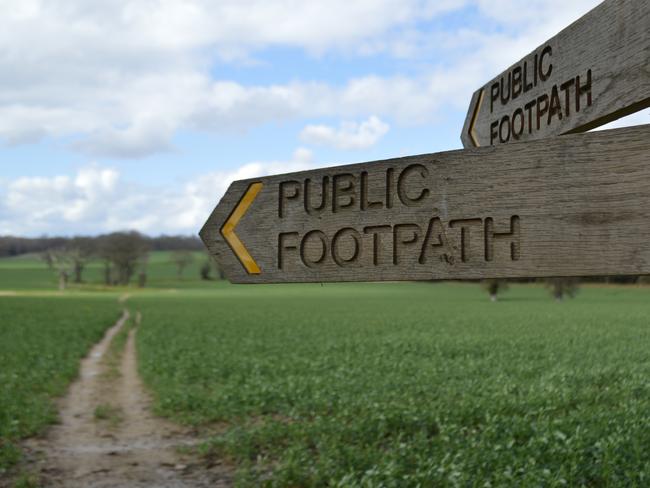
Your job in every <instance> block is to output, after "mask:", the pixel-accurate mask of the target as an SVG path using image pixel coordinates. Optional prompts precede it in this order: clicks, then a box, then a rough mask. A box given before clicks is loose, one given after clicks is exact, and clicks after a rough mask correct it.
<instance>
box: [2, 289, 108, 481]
mask: <svg viewBox="0 0 650 488" xmlns="http://www.w3.org/2000/svg"><path fill="white" fill-rule="evenodd" d="M118 314H119V307H118V305H117V302H116V300H115V296H111V295H106V296H92V297H89V296H82V295H80V294H77V295H67V296H61V297H38V298H36V297H23V296H9V297H3V296H0V478H1V475H2V473H3V471H4V470H5V469H6V468H8V467H9V466H10V465H12V464H13V463H15V462H16V461H17V460H18V459H19V457H20V449H19V446H18V441H19V440H20V439H21V438H24V437H27V436H31V435H34V434H36V433H38V432H40V431H42V430H43V429H44V428H45V427H46V426H47V425H48V424H50V423H52V422H54V421H56V419H57V411H56V408H55V405H54V403H53V402H52V399H53V398H54V397H56V396H60V395H62V394H63V393H65V389H66V386H67V385H68V383H69V382H70V381H71V380H72V379H73V378H75V377H76V375H77V371H78V368H79V360H80V359H81V358H82V357H83V356H84V355H85V354H86V353H87V351H88V349H89V348H90V347H91V346H92V345H93V344H94V343H96V342H97V341H99V339H101V337H102V335H103V333H104V331H105V330H106V329H107V328H108V327H109V326H111V325H112V324H113V323H114V322H115V320H116V319H117V317H118Z"/></svg>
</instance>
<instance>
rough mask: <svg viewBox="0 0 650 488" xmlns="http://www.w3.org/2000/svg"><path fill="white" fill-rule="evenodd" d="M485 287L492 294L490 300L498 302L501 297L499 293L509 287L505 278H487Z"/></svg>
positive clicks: (484, 283) (484, 282)
mask: <svg viewBox="0 0 650 488" xmlns="http://www.w3.org/2000/svg"><path fill="white" fill-rule="evenodd" d="M483 288H484V289H485V290H486V291H487V292H488V293H489V294H490V300H491V301H493V302H496V301H497V300H498V299H499V293H502V292H504V291H506V290H507V289H508V283H507V282H506V281H505V280H485V281H483Z"/></svg>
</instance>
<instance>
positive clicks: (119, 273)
mask: <svg viewBox="0 0 650 488" xmlns="http://www.w3.org/2000/svg"><path fill="white" fill-rule="evenodd" d="M195 242H199V244H200V241H198V239H192V240H190V239H188V238H185V237H183V238H164V239H163V238H157V239H152V238H149V237H146V236H143V235H142V234H140V233H138V232H113V233H112V234H106V235H101V236H98V237H73V238H69V239H63V240H56V241H54V242H51V243H52V244H53V247H50V248H47V249H45V250H43V251H42V252H41V253H40V254H41V257H42V259H43V260H44V261H45V263H46V264H47V265H48V266H49V268H50V269H52V270H54V271H55V272H56V273H57V274H58V277H59V289H65V287H66V286H67V283H68V281H70V280H72V282H74V283H83V275H84V270H85V269H86V266H87V265H88V263H89V262H90V261H91V260H99V261H101V262H102V263H103V275H104V284H105V285H108V286H113V285H128V284H130V283H131V282H132V280H133V279H134V278H135V277H136V276H137V283H138V286H140V287H144V286H145V285H146V282H147V264H148V260H149V252H150V251H152V250H172V252H171V254H170V261H171V262H172V263H173V264H174V265H175V266H176V269H177V274H178V277H179V278H182V276H183V272H184V271H185V269H186V268H187V267H188V266H189V265H190V264H192V263H193V262H194V259H195V258H194V255H195V251H194V250H195V249H197V247H198V249H202V246H196V245H195ZM188 243H191V246H189V248H182V247H179V246H181V245H183V244H188ZM152 244H155V245H152ZM170 248H171V249H170ZM200 275H201V278H202V279H205V280H209V279H217V278H222V276H221V273H220V272H219V271H218V270H216V269H215V266H214V264H213V262H212V260H211V259H210V258H209V257H208V256H207V255H206V258H205V262H204V263H203V265H202V266H201V270H200Z"/></svg>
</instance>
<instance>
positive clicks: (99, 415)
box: [26, 311, 232, 488]
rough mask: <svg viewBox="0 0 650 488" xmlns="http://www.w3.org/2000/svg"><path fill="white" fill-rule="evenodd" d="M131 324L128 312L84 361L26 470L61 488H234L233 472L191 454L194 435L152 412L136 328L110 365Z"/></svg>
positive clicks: (33, 444)
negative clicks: (56, 420) (119, 338)
mask: <svg viewBox="0 0 650 488" xmlns="http://www.w3.org/2000/svg"><path fill="white" fill-rule="evenodd" d="M128 320H129V315H128V312H126V311H125V312H124V314H123V316H122V317H121V318H120V320H119V321H118V322H117V323H116V324H115V325H114V326H113V327H112V328H111V329H109V330H108V332H107V333H106V335H105V336H104V338H103V339H102V340H101V342H99V343H98V344H96V345H95V346H94V347H93V348H92V350H91V351H90V353H89V354H88V356H87V357H86V358H85V359H84V360H83V361H82V362H81V370H80V375H79V378H78V379H77V380H76V381H75V382H74V383H73V384H72V385H71V387H70V389H69V391H68V394H67V395H66V397H65V398H63V399H62V400H61V402H60V423H59V424H57V425H55V426H53V427H52V428H51V429H49V431H48V432H47V433H46V434H45V435H44V436H43V437H42V438H39V439H32V440H30V441H28V442H27V445H26V449H27V451H28V459H29V461H28V462H29V464H30V467H29V470H30V471H31V472H32V473H35V474H36V475H37V476H38V478H39V479H40V481H41V483H42V486H44V487H56V488H59V487H66V488H77V487H85V488H100V487H101V488H104V487H136V488H140V487H170V488H175V487H215V486H216V487H222V486H231V485H232V470H231V469H229V468H228V467H227V466H225V465H221V464H219V463H217V464H212V465H211V466H210V467H208V466H207V465H206V464H205V462H202V461H201V460H200V459H199V458H198V457H197V456H196V455H193V454H192V453H191V450H192V446H196V445H197V444H198V443H199V441H200V439H198V438H197V436H196V435H193V434H192V433H191V432H190V431H189V430H188V429H185V428H183V427H180V426H178V425H175V424H173V423H171V422H168V421H166V420H164V419H161V418H159V417H156V416H154V415H153V414H152V413H151V398H150V397H149V395H148V393H147V392H146V390H145V388H144V385H143V384H142V381H141V380H140V377H139V375H138V372H137V356H136V348H135V332H136V329H135V328H132V329H130V330H129V332H128V338H127V339H126V344H125V346H124V350H123V352H122V353H121V356H120V355H119V354H118V355H117V357H116V358H113V363H112V364H111V363H110V361H108V360H107V353H109V352H110V354H114V351H112V350H109V347H110V344H111V341H112V340H113V339H114V338H115V337H116V336H117V335H118V334H119V332H120V330H122V328H123V327H125V326H126V324H128ZM136 326H137V324H136Z"/></svg>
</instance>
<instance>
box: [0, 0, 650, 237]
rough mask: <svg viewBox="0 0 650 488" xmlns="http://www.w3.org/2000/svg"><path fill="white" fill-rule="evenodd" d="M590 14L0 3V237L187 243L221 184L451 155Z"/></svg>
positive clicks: (384, 1)
mask: <svg viewBox="0 0 650 488" xmlns="http://www.w3.org/2000/svg"><path fill="white" fill-rule="evenodd" d="M598 3H599V0H571V1H570V2H569V1H566V0H528V1H527V2H525V3H523V2H521V1H520V0H354V1H349V0H346V1H344V0H326V1H325V0H307V1H305V0H300V1H298V0H213V1H208V0H111V1H110V2H109V1H106V0H101V1H100V0H97V1H89V0H20V1H15V0H0V73H2V76H1V77H0V169H1V171H0V235H8V234H11V235H23V236H40V235H82V234H83V235H94V234H100V233H105V232H112V231H117V230H131V229H134V230H138V231H140V232H143V233H146V234H149V235H159V234H183V235H191V234H196V233H197V232H198V230H199V229H200V227H201V226H202V224H203V223H204V222H205V220H206V219H207V217H208V215H209V213H210V211H211V210H212V209H213V208H214V206H215V205H216V204H217V203H218V201H219V199H220V197H221V196H222V195H223V193H224V192H225V190H226V188H227V187H228V185H229V184H230V183H231V182H232V181H234V180H237V179H242V178H250V177H256V176H262V175H265V174H273V173H284V172H290V171H296V170H300V169H309V168H317V167H323V166H328V165H339V164H345V163H354V162H362V161H371V160H377V159H386V158H391V157H397V156H405V155H411V154H422V153H430V152H436V151H443V150H450V149H458V148H460V147H461V143H460V132H461V128H462V125H463V121H464V119H465V115H466V111H467V108H468V105H469V101H470V98H471V94H472V92H473V91H474V90H476V89H477V88H479V87H480V86H482V85H483V84H484V83H486V82H487V81H488V80H490V79H491V78H493V77H494V76H496V75H497V74H498V73H499V72H500V71H502V70H503V69H505V68H507V67H508V66H510V65H511V64H513V63H514V62H516V61H517V60H519V59H520V58H521V57H523V56H524V55H526V54H527V53H528V52H530V51H532V50H534V49H535V48H536V47H537V46H539V45H540V44H541V43H543V42H544V41H545V40H546V39H548V38H550V37H552V36H553V35H555V34H556V33H557V32H559V31H560V30H561V29H562V28H564V27H566V26H567V25H569V24H570V23H571V22H573V21H574V20H576V19H577V18H579V17H580V16H582V15H583V14H585V13H586V12H588V11H589V10H590V9H591V8H593V7H595V6H596V5H597V4H598ZM638 123H650V112H649V111H647V110H646V111H644V112H640V113H638V114H635V115H632V116H630V117H627V118H625V119H621V120H620V121H618V122H616V123H615V124H614V125H615V126H623V125H634V124H638Z"/></svg>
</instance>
